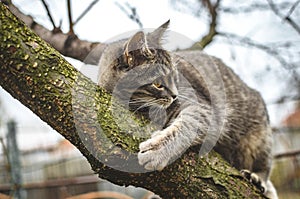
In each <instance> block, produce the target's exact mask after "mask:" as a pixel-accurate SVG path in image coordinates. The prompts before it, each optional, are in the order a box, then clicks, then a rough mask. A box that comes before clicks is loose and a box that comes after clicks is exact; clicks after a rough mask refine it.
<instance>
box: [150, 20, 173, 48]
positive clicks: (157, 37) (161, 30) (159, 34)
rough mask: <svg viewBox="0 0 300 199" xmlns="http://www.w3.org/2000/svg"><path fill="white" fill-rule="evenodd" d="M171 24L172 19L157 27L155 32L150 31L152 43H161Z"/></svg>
mask: <svg viewBox="0 0 300 199" xmlns="http://www.w3.org/2000/svg"><path fill="white" fill-rule="evenodd" d="M169 24H170V19H169V20H168V21H166V22H165V23H164V24H162V25H161V26H159V27H158V28H157V29H155V30H154V31H153V32H151V33H149V35H148V39H149V40H150V41H151V43H156V44H157V45H160V41H161V40H162V38H163V36H164V34H165V32H166V30H167V29H168V27H169Z"/></svg>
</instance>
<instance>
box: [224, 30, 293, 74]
mask: <svg viewBox="0 0 300 199" xmlns="http://www.w3.org/2000/svg"><path fill="white" fill-rule="evenodd" d="M218 36H222V37H225V38H226V39H227V40H229V41H230V42H231V43H236V44H238V45H248V46H252V47H255V48H257V49H260V50H263V51H265V52H266V53H268V54H270V55H272V56H273V57H274V58H275V59H277V60H278V62H279V63H280V64H281V65H282V66H283V67H284V68H285V69H287V70H293V69H295V68H296V66H295V65H294V64H291V63H289V62H287V61H286V60H285V59H284V58H283V57H282V56H281V53H279V52H278V51H276V50H274V49H273V48H272V47H269V46H267V45H264V44H260V43H258V42H256V41H253V40H252V39H250V38H248V37H241V36H239V35H236V34H233V33H225V32H218Z"/></svg>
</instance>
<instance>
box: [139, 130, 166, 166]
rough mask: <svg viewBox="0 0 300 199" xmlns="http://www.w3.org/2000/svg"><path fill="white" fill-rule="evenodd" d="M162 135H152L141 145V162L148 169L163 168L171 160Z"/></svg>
mask: <svg viewBox="0 0 300 199" xmlns="http://www.w3.org/2000/svg"><path fill="white" fill-rule="evenodd" d="M163 139H164V138H163V136H162V135H159V136H155V137H152V138H151V139H148V140H146V141H145V142H142V143H141V144H140V145H139V149H140V152H139V153H138V160H139V164H140V165H142V166H144V168H145V169H147V170H151V171H154V170H159V171H160V170H162V169H163V168H165V167H166V166H167V164H168V162H169V160H170V154H169V153H168V150H167V147H166V146H164V144H163V143H164V142H163V141H162V140H163Z"/></svg>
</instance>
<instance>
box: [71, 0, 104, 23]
mask: <svg viewBox="0 0 300 199" xmlns="http://www.w3.org/2000/svg"><path fill="white" fill-rule="evenodd" d="M98 2H99V0H94V1H93V2H92V3H90V5H89V6H88V7H87V8H86V9H85V10H84V11H83V12H82V13H81V15H79V17H78V18H77V19H76V20H75V22H74V23H73V26H75V25H76V24H77V23H78V22H79V21H80V20H81V19H82V18H83V17H84V16H85V15H86V14H87V13H88V12H89V11H90V10H91V9H92V8H93V6H94V5H96V4H97V3H98Z"/></svg>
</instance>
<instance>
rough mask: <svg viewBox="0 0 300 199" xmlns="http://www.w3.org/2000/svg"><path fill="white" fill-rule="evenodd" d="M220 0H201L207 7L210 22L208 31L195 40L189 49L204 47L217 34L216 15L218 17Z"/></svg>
mask: <svg viewBox="0 0 300 199" xmlns="http://www.w3.org/2000/svg"><path fill="white" fill-rule="evenodd" d="M220 2H221V0H217V1H216V2H215V3H214V4H213V3H212V2H211V0H202V4H203V5H204V6H205V7H206V8H207V10H208V12H209V15H210V24H209V31H208V33H207V34H206V35H205V36H203V37H202V38H201V39H200V41H199V42H196V43H195V44H194V45H193V46H192V47H191V48H190V49H191V50H196V49H201V50H202V49H204V48H205V47H206V46H207V45H209V44H210V43H211V42H212V41H213V39H214V37H215V36H216V35H217V34H218V32H217V30H216V28H217V17H218V12H217V10H218V7H219V5H220Z"/></svg>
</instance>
